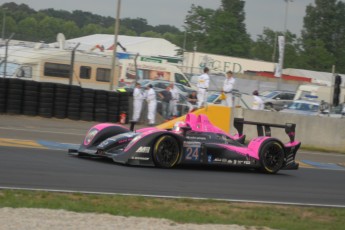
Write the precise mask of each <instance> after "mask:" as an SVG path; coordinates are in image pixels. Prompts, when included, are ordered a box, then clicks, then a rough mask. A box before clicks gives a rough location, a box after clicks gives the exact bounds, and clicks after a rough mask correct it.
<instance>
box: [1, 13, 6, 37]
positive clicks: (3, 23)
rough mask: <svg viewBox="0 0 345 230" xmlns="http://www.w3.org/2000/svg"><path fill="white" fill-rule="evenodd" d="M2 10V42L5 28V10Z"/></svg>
mask: <svg viewBox="0 0 345 230" xmlns="http://www.w3.org/2000/svg"><path fill="white" fill-rule="evenodd" d="M3 10H4V15H3V19H2V32H1V39H2V40H3V41H4V40H5V26H6V8H3Z"/></svg>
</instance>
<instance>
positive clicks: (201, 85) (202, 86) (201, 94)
mask: <svg viewBox="0 0 345 230" xmlns="http://www.w3.org/2000/svg"><path fill="white" fill-rule="evenodd" d="M209 71H210V70H209V69H208V68H207V67H205V68H204V73H203V74H202V75H200V76H199V78H198V84H197V87H198V94H197V98H198V108H201V107H202V106H204V103H205V101H206V98H207V90H208V87H209V84H210V77H209V76H208V72H209Z"/></svg>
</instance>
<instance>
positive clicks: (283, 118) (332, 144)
mask: <svg viewBox="0 0 345 230" xmlns="http://www.w3.org/2000/svg"><path fill="white" fill-rule="evenodd" d="M235 117H243V118H244V119H245V120H248V121H257V122H265V123H274V124H285V123H295V124H296V140H299V141H301V142H302V145H301V148H310V149H315V150H326V151H335V152H340V153H345V118H332V117H319V116H304V115H296V114H284V113H280V112H271V111H254V110H248V109H241V108H237V109H236V110H235ZM271 131H272V136H273V137H277V138H279V139H281V140H283V142H285V143H286V142H288V141H289V139H288V136H287V135H286V134H285V131H284V130H283V129H275V128H272V129H271ZM231 133H232V134H234V133H236V129H234V128H231ZM244 134H246V136H247V140H250V139H251V138H253V137H256V136H257V131H256V126H253V125H245V127H244Z"/></svg>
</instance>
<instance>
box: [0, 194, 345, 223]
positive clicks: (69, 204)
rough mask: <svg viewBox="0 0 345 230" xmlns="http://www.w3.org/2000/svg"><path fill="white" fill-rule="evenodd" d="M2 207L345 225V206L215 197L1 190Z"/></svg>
mask: <svg viewBox="0 0 345 230" xmlns="http://www.w3.org/2000/svg"><path fill="white" fill-rule="evenodd" d="M1 207H12V208H20V207H22V208H47V209H64V210H68V211H74V212H80V213H86V212H92V213H108V214H111V215H119V216H136V217H153V218H165V219H169V220H172V221H175V222H178V223H197V224H206V223H209V224H238V225H245V226H258V227H264V226H266V227H270V228H274V229H294V230H295V229H301V230H302V229H303V230H304V229H313V230H317V229H320V230H321V229H322V230H324V229H327V230H332V229H334V230H336V229H343V227H344V226H345V209H343V208H316V207H302V206H282V205H263V204H250V203H233V202H220V201H212V200H191V199H161V198H145V197H134V196H117V195H85V194H78V193H52V192H38V191H37V192H34V191H22V190H0V208H1Z"/></svg>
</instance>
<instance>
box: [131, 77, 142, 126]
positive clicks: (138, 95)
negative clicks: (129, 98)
mask: <svg viewBox="0 0 345 230" xmlns="http://www.w3.org/2000/svg"><path fill="white" fill-rule="evenodd" d="M144 99H145V96H144V94H143V92H142V90H141V84H140V83H138V82H137V83H136V84H135V88H134V91H133V118H132V120H133V121H139V118H140V114H141V109H142V108H143V102H144Z"/></svg>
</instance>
